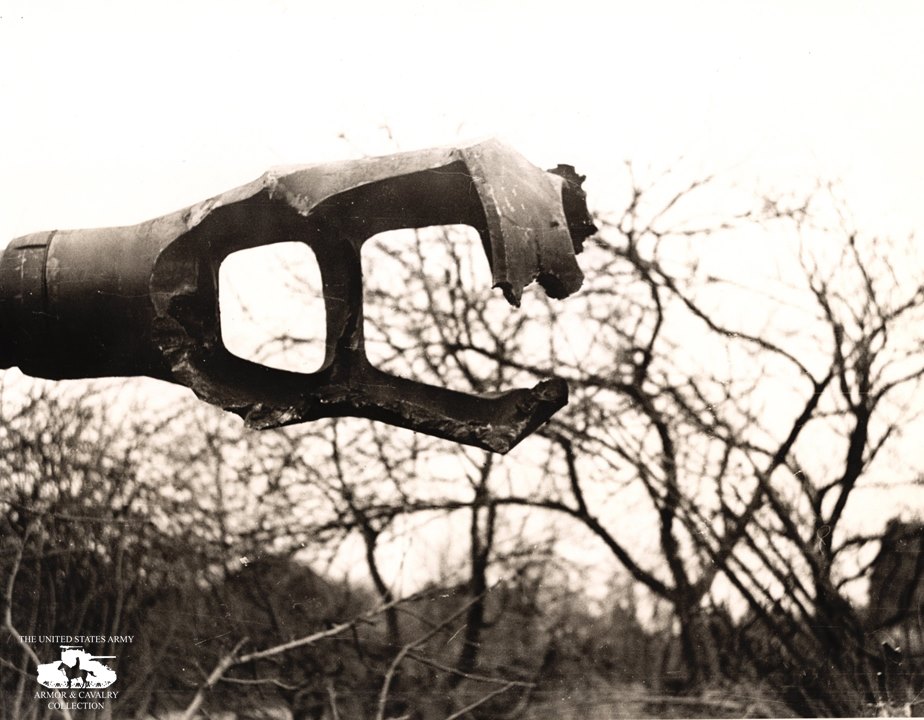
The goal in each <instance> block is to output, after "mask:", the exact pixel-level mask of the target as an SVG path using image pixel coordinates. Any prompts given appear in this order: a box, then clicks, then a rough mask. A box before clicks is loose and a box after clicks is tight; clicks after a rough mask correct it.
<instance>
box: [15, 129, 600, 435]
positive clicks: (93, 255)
mask: <svg viewBox="0 0 924 720" xmlns="http://www.w3.org/2000/svg"><path fill="white" fill-rule="evenodd" d="M582 180H583V178H581V177H580V176H578V175H577V174H576V173H575V172H574V170H573V168H571V167H570V166H559V167H558V168H556V169H555V170H553V171H550V172H543V171H541V170H539V169H538V168H535V167H534V166H532V165H530V164H529V163H528V162H527V161H526V160H525V159H524V158H522V157H521V156H519V155H518V154H516V153H514V152H513V151H511V150H509V149H508V148H506V147H505V146H503V145H501V144H500V143H497V142H496V141H488V142H486V143H481V144H478V145H474V146H468V147H465V148H454V149H452V148H451V149H436V150H428V151H420V152H416V153H404V154H401V155H396V156H388V157H384V158H371V159H367V160H360V161H348V162H344V163H335V164H332V165H320V166H307V167H302V168H298V169H294V170H291V171H277V172H271V173H268V174H267V175H265V176H264V177H262V178H260V179H259V180H257V181H255V182H253V183H250V184H248V185H245V186H243V187H240V188H236V189H234V190H231V191H229V192H227V193H224V194H223V195H220V196H218V197H216V198H212V199H210V200H207V201H205V202H203V203H200V204H198V205H195V206H193V207H191V208H187V209H184V210H181V211H178V212H176V213H172V214H170V215H167V216H164V217H161V218H157V219H155V220H151V221H148V222H145V223H142V224H140V225H135V226H131V227H123V228H105V229H94V230H68V231H53V232H44V233H36V234H32V235H28V236H25V237H21V238H18V239H16V240H14V241H13V242H12V243H11V244H10V245H9V246H8V247H7V248H6V249H5V250H4V251H3V253H2V256H0V339H2V340H3V343H2V348H0V366H2V367H11V366H13V365H17V366H19V367H20V368H21V369H22V370H23V372H25V373H27V374H30V375H35V376H39V377H46V378H51V379H63V378H89V377H102V376H132V375H146V376H150V377H154V378H159V379H163V380H168V381H172V382H176V383H179V384H182V385H185V386H187V387H190V388H191V389H193V390H194V391H195V392H196V394H197V395H199V396H200V397H201V398H203V399H204V400H207V401H209V402H212V403H213V404H216V405H219V406H221V407H223V408H225V409H227V410H231V411H233V412H236V413H237V414H239V415H241V416H242V417H244V418H245V420H246V421H247V422H248V423H249V424H250V425H252V426H255V427H276V426H279V425H284V424H288V423H293V422H302V421H306V420H312V419H316V418H319V417H329V416H337V415H358V416H361V417H369V418H372V419H376V420H381V421H383V422H388V423H391V424H395V425H400V426H403V427H409V428H411V429H415V430H419V431H422V432H426V433H429V434H432V435H436V436H439V437H444V438H448V439H451V440H455V441H458V442H465V443H469V444H474V445H478V446H480V447H485V448H487V449H490V450H495V451H498V452H506V451H507V450H509V449H510V447H512V446H513V445H514V444H516V442H519V440H520V439H522V437H524V436H525V435H526V434H528V433H529V432H532V430H534V429H535V427H537V426H538V425H539V424H541V423H542V422H544V421H545V420H547V419H548V417H550V416H551V414H553V413H554V412H555V411H557V410H558V409H559V408H560V407H561V406H563V405H564V404H565V403H566V402H567V386H566V385H565V384H564V382H563V381H560V380H556V379H553V380H550V381H544V382H543V383H540V384H539V385H537V386H536V387H535V388H533V389H532V390H511V391H507V392H505V393H498V394H494V395H491V396H478V395H469V394H465V393H456V392H453V391H449V390H446V389H444V388H437V387H433V386H428V385H423V384H421V383H416V382H413V381H409V380H406V379H404V378H396V377H394V376H391V375H388V374H386V373H383V372H381V371H379V370H377V369H375V368H373V367H372V366H371V365H369V363H368V361H367V360H366V358H365V351H364V347H363V337H362V271H361V265H360V261H359V256H360V251H361V246H362V243H363V242H364V241H365V240H366V239H368V238H369V237H372V236H373V235H375V234H377V233H379V232H382V231H384V230H390V229H398V228H416V227H425V226H428V225H443V224H454V223H466V224H469V225H472V226H473V227H475V228H476V229H477V230H478V231H479V233H480V235H481V237H482V241H483V243H484V246H485V250H486V252H487V253H488V258H489V262H490V265H491V269H492V274H493V276H494V285H495V286H497V287H500V288H501V289H502V291H503V293H504V295H505V297H506V298H507V299H508V301H510V302H511V303H512V304H514V305H518V304H519V301H520V297H521V294H522V289H523V286H524V285H526V284H528V283H529V282H531V281H532V280H534V279H535V280H538V281H539V282H540V283H541V284H542V286H543V287H544V289H545V290H546V292H548V293H549V295H551V296H553V297H565V296H567V295H568V294H570V293H572V292H574V291H575V290H576V289H577V288H578V287H580V284H581V273H580V270H579V269H578V267H577V264H576V262H575V260H574V252H575V251H576V250H577V251H579V250H580V247H581V243H582V241H583V239H584V238H585V237H586V236H588V235H590V234H592V233H593V232H594V231H595V230H596V228H594V226H593V223H592V222H591V220H590V216H589V214H588V212H587V208H586V198H585V196H584V194H583V190H581V187H580V185H581V182H582ZM289 240H301V241H304V242H306V243H307V244H308V245H309V246H311V248H312V250H313V251H314V253H315V257H316V258H317V259H318V263H319V267H320V269H321V274H322V281H323V285H324V295H325V308H326V314H327V353H326V358H325V361H324V364H323V365H322V367H321V368H320V370H319V371H318V372H316V373H312V374H301V373H290V372H285V371H281V370H275V369H271V368H267V367H264V366H262V365H258V364H255V363H251V362H249V361H246V360H242V359H240V358H237V357H235V356H233V355H231V354H230V353H229V352H228V351H227V350H226V349H225V348H224V346H223V344H222V342H221V333H220V322H219V308H218V286H217V276H218V268H219V266H220V264H221V262H222V260H224V258H225V257H226V256H227V255H228V254H230V253H231V252H235V251H237V250H240V249H244V248H247V247H255V246H259V245H265V244H271V243H274V242H283V241H289Z"/></svg>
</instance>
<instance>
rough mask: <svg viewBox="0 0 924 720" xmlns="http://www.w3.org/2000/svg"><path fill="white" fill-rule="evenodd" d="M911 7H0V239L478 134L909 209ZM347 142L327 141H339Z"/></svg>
mask: <svg viewBox="0 0 924 720" xmlns="http://www.w3.org/2000/svg"><path fill="white" fill-rule="evenodd" d="M922 20H924V5H921V4H920V3H917V2H912V1H911V0H905V1H896V2H891V3H889V2H876V3H873V2H869V3H859V2H846V1H844V0H837V1H831V2H827V1H824V2H822V1H816V2H773V3H751V2H702V3H688V2H677V1H674V2H635V3H625V2H622V3H620V2H603V1H602V0H570V1H569V2H551V1H549V0H536V1H533V2H525V1H520V0H507V1H506V2H471V1H469V2H464V3H463V2H442V3H439V2H418V1H416V0H398V1H397V2H388V3H382V2H372V1H371V0H352V1H349V0H347V1H344V2H337V3H314V2H294V1H285V0H276V1H275V2H266V1H263V0H254V1H252V2H243V1H241V0H220V1H214V0H199V1H197V2H163V1H159V2H99V1H96V2H92V1H90V2H87V1H82V2H78V3H73V2H67V1H64V0H61V1H57V0H46V1H45V2H42V1H30V2H16V1H13V0H0V98H2V99H3V105H2V112H0V242H5V241H6V240H8V239H10V238H11V237H14V236H17V235H21V234H24V233H27V232H32V231H37V230H44V229H52V228H65V227H85V226H93V225H114V224H123V223H133V222H138V221H141V220H145V219H147V218H148V217H151V216H153V215H159V214H162V213H165V212H168V211H171V210H174V209H177V208H178V207H181V206H184V205H187V204H191V203H193V202H196V201H198V200H201V199H204V198H205V197H208V196H210V195H212V194H215V193H218V192H220V191H223V190H225V189H228V188H230V187H233V186H234V185H237V184H241V183H243V182H246V181H248V180H250V179H252V178H253V177H256V176H258V175H259V174H261V173H262V172H263V171H264V170H266V169H267V168H268V167H270V166H272V165H277V164H290V163H303V162H314V161H319V160H329V159H335V158H341V157H344V156H346V155H350V154H356V153H357V152H360V151H361V152H367V153H373V154H375V153H381V152H388V151H389V149H390V146H389V145H388V143H387V141H386V138H385V134H384V131H382V130H381V126H382V125H385V124H387V125H388V126H390V127H391V129H392V132H393V134H394V136H395V138H396V139H397V140H398V142H400V144H401V146H402V147H404V148H407V149H412V148H415V147H423V146H428V145H435V144H446V143H451V142H454V141H456V140H457V139H459V138H460V137H462V138H472V137H481V136H485V135H498V136H500V137H502V138H504V139H505V140H507V141H508V142H510V143H511V144H512V145H514V146H515V147H516V148H518V149H519V150H520V151H521V152H522V153H524V154H525V155H526V156H527V157H529V158H530V159H532V160H533V162H535V163H536V164H538V165H540V166H549V165H554V164H556V163H558V162H569V163H572V164H574V165H576V166H577V167H578V169H579V170H580V171H581V172H584V173H586V174H587V175H588V176H589V180H588V190H589V192H590V194H591V202H592V204H594V205H595V206H597V207H601V208H605V207H607V205H612V204H613V203H612V201H610V200H609V198H610V197H612V194H611V193H613V192H614V190H613V188H615V187H617V183H618V182H619V180H620V179H621V175H620V173H621V163H622V161H623V160H625V159H632V160H633V161H634V162H636V163H637V164H639V165H641V166H644V165H646V164H651V165H652V166H653V167H655V168H662V167H665V166H667V165H669V164H670V163H671V162H673V161H674V160H676V159H677V158H678V157H680V156H684V157H685V158H686V160H687V162H688V163H690V165H691V167H693V168H702V169H703V170H704V171H716V170H718V171H722V170H728V169H731V171H732V172H736V173H742V177H744V178H745V179H746V180H751V179H756V180H757V181H759V182H761V183H764V184H766V185H770V186H776V187H784V188H785V187H787V186H789V185H793V184H796V183H800V182H801V183H805V182H807V181H810V180H812V179H814V178H819V177H820V178H823V179H825V180H828V179H837V180H841V181H842V182H843V183H844V187H845V191H846V193H847V194H848V198H849V200H850V202H851V204H852V207H854V212H855V213H856V214H857V216H858V218H860V219H861V220H862V222H863V223H864V224H866V223H869V224H872V223H874V222H875V223H882V224H888V225H889V226H890V227H896V228H909V227H911V226H913V225H917V226H920V225H921V222H920V221H921V220H924V214H922V212H921V210H920V203H919V201H918V199H919V198H921V197H922V196H924V143H921V142H920V141H919V140H918V132H919V128H922V127H924V101H922V79H924V50H922V48H921V43H920V39H919V34H920V30H921V27H922ZM341 132H342V133H345V134H346V135H347V136H348V137H349V138H351V140H352V143H353V145H352V146H350V145H348V144H346V143H344V142H343V141H339V140H337V135H338V134H339V133H341Z"/></svg>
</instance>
